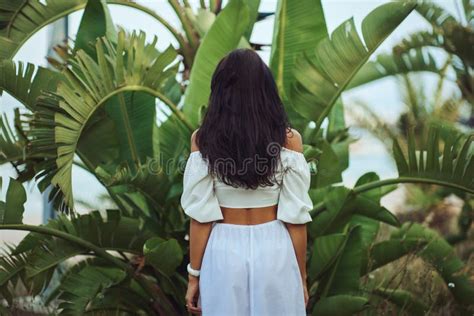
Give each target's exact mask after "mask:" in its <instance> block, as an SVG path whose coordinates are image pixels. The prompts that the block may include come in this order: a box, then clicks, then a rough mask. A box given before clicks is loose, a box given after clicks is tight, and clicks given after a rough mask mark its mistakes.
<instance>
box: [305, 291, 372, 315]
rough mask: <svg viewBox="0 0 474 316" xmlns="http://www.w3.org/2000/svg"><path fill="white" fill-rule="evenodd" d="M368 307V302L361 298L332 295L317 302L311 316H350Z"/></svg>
mask: <svg viewBox="0 0 474 316" xmlns="http://www.w3.org/2000/svg"><path fill="white" fill-rule="evenodd" d="M368 307H369V300H368V299H367V298H365V297H361V296H353V295H334V296H330V297H325V298H322V299H321V300H319V301H318V302H317V303H316V304H315V305H314V308H313V313H312V314H311V315H312V316H335V315H337V316H352V315H355V314H357V313H359V312H362V311H363V310H365V309H367V308H368Z"/></svg>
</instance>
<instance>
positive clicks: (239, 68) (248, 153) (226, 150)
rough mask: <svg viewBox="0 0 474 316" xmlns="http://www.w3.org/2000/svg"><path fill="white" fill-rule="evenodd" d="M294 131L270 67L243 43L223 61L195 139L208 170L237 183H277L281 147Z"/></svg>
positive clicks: (241, 185) (229, 183)
mask: <svg viewBox="0 0 474 316" xmlns="http://www.w3.org/2000/svg"><path fill="white" fill-rule="evenodd" d="M288 132H291V126H290V123H289V120H288V116H287V114H286V112H285V109H284V107H283V103H282V101H281V99H280V97H279V95H278V90H277V87H276V84H275V80H274V78H273V76H272V73H271V71H270V69H269V68H268V66H267V65H266V64H265V63H264V62H263V60H262V59H261V58H260V56H259V55H258V54H257V53H256V52H255V51H253V50H252V49H247V48H240V49H235V50H233V51H231V52H230V53H228V54H227V55H226V56H225V57H224V58H222V59H221V61H220V62H219V63H218V65H217V67H216V70H215V71H214V74H213V76H212V81H211V95H210V98H209V104H208V107H207V110H206V112H205V114H204V117H203V121H202V124H201V127H200V128H199V129H198V131H197V133H196V144H197V145H198V147H199V151H200V152H201V154H202V156H203V158H205V159H207V161H208V163H209V172H210V174H211V175H212V176H214V177H217V178H218V179H220V180H221V181H222V182H224V183H226V184H228V185H231V186H233V187H243V188H247V189H256V188H257V187H259V186H271V185H274V184H275V183H277V184H278V185H281V183H279V182H278V180H277V179H276V177H275V174H276V170H277V168H278V166H279V164H280V162H281V161H280V150H281V147H282V146H283V145H284V144H285V142H286V135H287V133H288Z"/></svg>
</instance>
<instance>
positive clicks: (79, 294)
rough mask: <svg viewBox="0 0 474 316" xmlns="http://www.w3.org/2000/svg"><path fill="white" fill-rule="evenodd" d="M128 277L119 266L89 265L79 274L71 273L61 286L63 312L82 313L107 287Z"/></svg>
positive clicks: (67, 313) (60, 305) (60, 296)
mask: <svg viewBox="0 0 474 316" xmlns="http://www.w3.org/2000/svg"><path fill="white" fill-rule="evenodd" d="M125 277H126V273H125V272H124V271H122V270H120V269H118V268H111V267H96V266H90V265H87V266H85V267H84V268H83V269H81V270H80V271H79V272H78V273H77V274H75V273H74V274H70V275H68V277H67V278H66V279H65V280H63V282H62V283H61V286H60V290H61V292H62V293H61V294H60V295H59V297H58V299H59V300H60V301H61V303H60V304H59V309H60V310H61V314H66V315H82V314H84V313H85V312H87V311H88V307H89V304H91V302H92V301H93V299H94V298H96V297H97V295H99V294H100V293H101V292H102V291H104V290H105V289H107V288H109V287H111V286H113V285H116V284H117V283H119V282H120V281H122V280H123V279H124V278H125Z"/></svg>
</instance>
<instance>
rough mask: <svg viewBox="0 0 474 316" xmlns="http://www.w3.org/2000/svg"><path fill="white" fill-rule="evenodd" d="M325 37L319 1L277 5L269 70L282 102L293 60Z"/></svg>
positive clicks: (291, 77)
mask: <svg viewBox="0 0 474 316" xmlns="http://www.w3.org/2000/svg"><path fill="white" fill-rule="evenodd" d="M327 36H328V32H327V28H326V20H325V18H324V12H323V7H322V4H321V1H319V0H300V1H290V0H279V1H278V5H277V9H276V13H275V23H274V27H273V39H272V50H271V53H270V68H271V69H272V72H273V75H274V77H275V81H276V84H277V86H278V90H279V92H280V95H281V96H282V98H283V100H284V101H289V100H287V99H288V96H287V95H288V93H289V88H290V84H291V83H292V82H293V80H294V75H293V72H292V70H293V67H294V65H295V62H296V60H297V59H298V58H300V57H301V56H302V54H303V53H304V52H306V51H308V50H309V49H313V48H314V47H315V46H316V44H317V43H318V42H319V41H321V40H322V39H323V38H327ZM285 103H286V102H285Z"/></svg>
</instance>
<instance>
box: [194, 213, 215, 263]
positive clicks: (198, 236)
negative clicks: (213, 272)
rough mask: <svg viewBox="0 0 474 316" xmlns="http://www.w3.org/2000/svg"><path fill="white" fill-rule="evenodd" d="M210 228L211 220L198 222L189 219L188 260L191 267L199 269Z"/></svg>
mask: <svg viewBox="0 0 474 316" xmlns="http://www.w3.org/2000/svg"><path fill="white" fill-rule="evenodd" d="M211 229H212V222H209V223H200V222H198V221H197V220H195V219H191V223H190V225H189V261H190V263H191V268H193V269H195V270H200V269H201V263H202V257H203V255H204V250H205V249H206V245H207V241H208V239H209V235H210V233H211Z"/></svg>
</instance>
